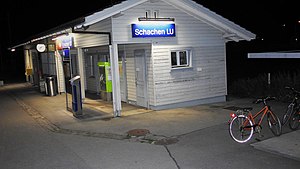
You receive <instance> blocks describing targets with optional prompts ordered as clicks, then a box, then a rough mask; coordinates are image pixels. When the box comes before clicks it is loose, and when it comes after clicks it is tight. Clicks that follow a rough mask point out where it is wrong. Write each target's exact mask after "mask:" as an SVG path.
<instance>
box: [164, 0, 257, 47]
mask: <svg viewBox="0 0 300 169" xmlns="http://www.w3.org/2000/svg"><path fill="white" fill-rule="evenodd" d="M164 1H165V2H166V3H168V4H170V5H173V6H175V7H177V8H178V9H180V10H182V11H184V12H186V13H188V14H189V15H191V16H193V17H195V18H197V19H199V20H202V21H203V22H205V23H207V24H209V25H211V26H213V27H215V28H216V29H218V30H220V31H222V32H223V33H224V38H226V39H228V40H232V41H236V42H237V41H240V40H246V41H250V40H252V39H255V38H256V35H255V34H254V33H252V32H250V31H248V30H246V29H244V28H242V27H241V26H239V25H237V24H235V23H233V22H231V21H229V20H228V19H226V18H224V17H222V16H220V15H218V14H216V13H215V12H212V11H211V10H209V9H207V8H205V7H204V6H202V5H200V4H198V3H196V2H194V1H192V0H164Z"/></svg>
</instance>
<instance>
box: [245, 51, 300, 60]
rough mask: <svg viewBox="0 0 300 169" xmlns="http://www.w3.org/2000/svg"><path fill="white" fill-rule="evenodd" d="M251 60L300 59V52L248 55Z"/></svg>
mask: <svg viewBox="0 0 300 169" xmlns="http://www.w3.org/2000/svg"><path fill="white" fill-rule="evenodd" d="M248 58H249V59H298V58H300V52H269V53H248Z"/></svg>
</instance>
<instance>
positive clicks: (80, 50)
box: [15, 0, 255, 113]
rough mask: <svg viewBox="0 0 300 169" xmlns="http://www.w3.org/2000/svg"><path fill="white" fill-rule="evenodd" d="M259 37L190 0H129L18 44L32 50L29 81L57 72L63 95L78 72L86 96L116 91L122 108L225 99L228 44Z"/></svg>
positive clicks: (27, 54) (28, 62)
mask: <svg viewBox="0 0 300 169" xmlns="http://www.w3.org/2000/svg"><path fill="white" fill-rule="evenodd" d="M254 38H255V34H253V33H251V32H249V31H247V30H246V29H244V28H242V27H240V26H239V25H236V24H235V23H233V22H231V21H229V20H227V19H225V18H223V17H222V16H220V15H218V14H216V13H214V12H212V11H210V10H209V9H207V8H205V7H203V6H202V5H200V4H198V3H196V2H194V1H192V0H127V1H123V2H121V3H119V4H116V5H114V6H112V7H109V8H106V9H103V10H101V11H99V12H96V13H94V14H91V15H89V16H86V17H83V18H78V19H76V20H74V21H71V22H69V23H66V24H64V25H60V26H58V27H56V28H54V29H52V30H49V31H46V32H44V33H42V34H40V35H37V36H36V37H35V38H33V39H31V40H30V41H28V42H25V43H22V44H20V45H17V46H15V47H21V46H23V47H24V49H26V50H25V53H24V54H25V62H26V63H25V67H26V70H27V80H28V81H30V82H31V83H33V84H35V85H39V83H40V82H41V80H43V79H44V77H45V75H55V76H56V77H57V86H58V91H59V92H62V93H63V92H66V91H67V88H68V84H69V82H68V80H69V79H70V78H71V77H74V76H76V75H79V76H80V77H81V84H82V91H85V92H83V94H82V97H83V98H85V93H86V92H89V93H97V94H99V97H100V96H102V97H104V98H105V99H109V96H110V94H111V91H112V99H113V100H114V110H115V111H116V113H119V111H121V101H123V102H127V103H130V104H134V105H137V106H141V107H145V108H150V109H155V110H157V109H168V108H174V107H181V106H191V105H197V104H203V103H213V102H221V101H225V100H226V95H227V76H226V42H228V41H235V42H238V41H241V40H246V41H250V40H252V39H254ZM38 44H39V45H38ZM43 45H45V47H46V49H44V46H43ZM37 47H38V50H37ZM105 71H106V72H105ZM110 83H111V84H110Z"/></svg>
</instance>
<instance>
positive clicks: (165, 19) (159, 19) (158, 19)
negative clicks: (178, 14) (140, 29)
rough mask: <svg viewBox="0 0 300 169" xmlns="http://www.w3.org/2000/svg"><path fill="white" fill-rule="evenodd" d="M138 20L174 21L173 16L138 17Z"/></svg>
mask: <svg viewBox="0 0 300 169" xmlns="http://www.w3.org/2000/svg"><path fill="white" fill-rule="evenodd" d="M138 20H139V21H173V22H174V21H175V18H146V17H140V18H138Z"/></svg>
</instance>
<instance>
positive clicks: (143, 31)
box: [131, 24, 176, 38]
mask: <svg viewBox="0 0 300 169" xmlns="http://www.w3.org/2000/svg"><path fill="white" fill-rule="evenodd" d="M131 31H132V37H133V38H153V37H175V36H176V31H175V24H132V25H131Z"/></svg>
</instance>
